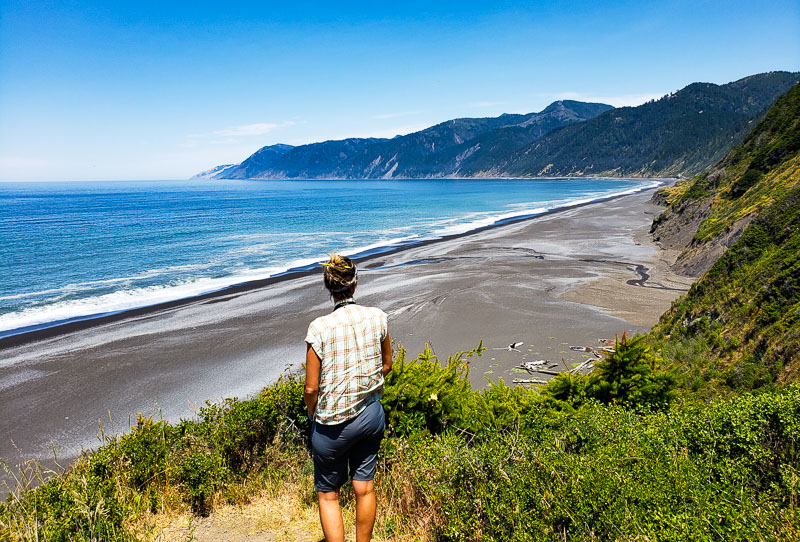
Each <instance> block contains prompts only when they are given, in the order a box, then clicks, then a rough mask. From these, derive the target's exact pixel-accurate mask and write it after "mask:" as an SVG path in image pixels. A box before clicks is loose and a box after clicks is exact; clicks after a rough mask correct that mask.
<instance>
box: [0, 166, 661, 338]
mask: <svg viewBox="0 0 800 542" xmlns="http://www.w3.org/2000/svg"><path fill="white" fill-rule="evenodd" d="M537 178H538V177H537ZM542 178H545V179H546V178H549V177H542ZM553 178H554V179H555V178H562V177H553ZM598 178H600V179H604V178H606V177H598ZM608 178H611V177H608ZM620 178H623V179H624V178H627V177H620ZM520 179H526V178H525V177H521V178H520ZM636 180H639V181H642V182H645V181H652V182H657V183H659V184H658V185H657V186H654V187H642V188H637V189H632V190H630V191H626V192H625V193H622V194H614V195H611V196H605V197H600V198H597V199H593V200H591V201H582V202H580V203H574V204H568V205H561V206H558V207H554V208H552V209H547V210H546V211H542V212H540V213H533V214H523V215H519V216H514V217H510V218H505V219H499V220H497V221H495V222H493V223H492V224H489V225H486V226H480V227H477V228H474V229H470V230H467V231H464V232H459V233H454V234H448V235H442V236H439V237H434V238H431V239H423V240H419V241H408V242H406V243H402V244H400V245H397V246H392V245H385V246H379V247H375V248H373V249H368V250H362V251H360V252H357V253H355V254H352V255H350V256H351V257H352V258H353V259H354V260H355V261H356V262H358V263H362V262H367V261H369V260H370V259H371V258H375V257H385V256H392V255H395V254H398V253H401V252H403V251H406V250H410V249H414V248H419V247H424V246H428V245H430V244H435V243H440V242H446V241H453V240H457V239H460V238H464V237H468V236H470V235H474V234H478V233H481V232H484V231H488V230H491V229H494V228H500V227H503V226H507V225H510V224H515V223H518V222H524V221H529V220H535V219H537V218H541V217H544V216H547V215H551V214H554V213H560V212H563V211H567V210H570V209H577V208H580V207H585V206H587V205H594V204H597V203H602V202H606V201H612V200H615V199H618V198H624V197H627V196H631V195H635V194H640V193H643V192H650V191H655V190H658V189H659V188H661V187H663V186H665V185H667V184H668V183H670V182H674V181H675V180H676V179H675V178H671V177H664V178H657V177H642V178H637V179H636ZM317 270H318V267H317V266H316V265H315V264H310V265H305V266H299V267H294V268H289V269H287V270H285V271H282V272H280V273H277V274H275V275H271V276H268V277H265V278H262V279H256V280H248V281H244V282H240V283H235V284H231V285H229V286H225V287H223V288H220V289H217V290H213V291H210V292H205V293H202V294H198V295H192V296H187V297H182V298H178V299H174V300H170V301H165V302H162V303H156V304H153V305H145V306H141V307H134V308H130V309H122V310H119V311H113V312H109V313H99V314H93V315H86V316H78V317H74V318H69V319H66V320H57V321H54V322H47V323H43V324H35V325H32V326H25V327H22V328H16V329H10V330H4V331H0V352H2V351H3V350H5V349H9V348H14V347H17V346H22V345H25V344H29V343H32V342H36V341H40V340H44V339H50V338H54V337H58V336H61V335H65V334H69V333H72V332H76V331H82V330H86V329H91V328H93V327H96V326H101V325H103V324H108V323H113V322H118V321H124V320H126V319H128V318H133V317H139V316H146V315H149V314H152V313H157V312H159V311H164V310H168V309H173V308H178V307H181V306H184V305H187V304H190V303H195V302H198V301H206V300H212V299H216V298H219V297H224V296H227V295H230V294H242V293H247V292H249V291H253V290H257V289H260V288H264V287H266V286H270V285H272V284H276V283H279V282H283V281H290V280H294V279H297V278H301V277H304V276H308V275H310V274H313V273H314V272H316V271H317Z"/></svg>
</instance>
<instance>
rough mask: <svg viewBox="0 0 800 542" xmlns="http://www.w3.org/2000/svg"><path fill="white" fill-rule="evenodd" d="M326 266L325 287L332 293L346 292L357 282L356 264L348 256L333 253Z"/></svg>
mask: <svg viewBox="0 0 800 542" xmlns="http://www.w3.org/2000/svg"><path fill="white" fill-rule="evenodd" d="M322 265H323V266H324V267H325V276H324V280H325V287H326V288H327V289H328V291H330V292H331V293H332V294H340V293H344V292H346V291H347V290H348V289H349V288H350V287H351V286H353V284H354V283H355V280H356V276H357V275H358V272H357V270H356V264H355V263H354V262H353V261H352V260H351V259H350V258H348V257H347V256H342V255H341V254H336V253H335V252H334V253H331V255H330V259H329V260H328V262H327V263H324V264H322Z"/></svg>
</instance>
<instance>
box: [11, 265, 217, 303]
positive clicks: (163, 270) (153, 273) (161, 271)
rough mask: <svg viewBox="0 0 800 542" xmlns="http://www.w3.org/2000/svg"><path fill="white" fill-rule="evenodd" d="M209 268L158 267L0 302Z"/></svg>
mask: <svg viewBox="0 0 800 542" xmlns="http://www.w3.org/2000/svg"><path fill="white" fill-rule="evenodd" d="M208 267H210V265H209V264H186V265H169V266H166V267H158V268H155V269H148V270H147V271H143V272H142V273H138V274H136V275H131V276H126V277H113V278H109V279H98V280H89V281H86V282H75V283H72V284H66V285H64V286H59V287H58V288H49V289H47V290H36V291H33V292H22V293H19V294H14V295H7V296H0V301H6V300H9V301H10V300H14V299H25V298H26V297H40V296H45V295H50V294H57V295H56V298H59V297H64V296H65V295H69V294H72V293H75V292H82V291H86V290H88V289H91V288H95V287H98V286H112V285H114V284H121V283H124V282H133V281H136V280H143V279H149V278H154V277H158V276H160V275H166V274H168V273H174V272H175V271H199V270H201V269H207V268H208Z"/></svg>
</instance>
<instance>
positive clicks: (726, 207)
mask: <svg viewBox="0 0 800 542" xmlns="http://www.w3.org/2000/svg"><path fill="white" fill-rule="evenodd" d="M660 197H661V198H662V199H665V200H666V201H667V202H668V203H669V207H668V209H667V210H666V211H665V212H664V213H663V214H662V216H660V217H659V218H657V219H656V221H655V223H654V225H653V231H654V233H655V235H656V238H657V239H661V240H662V241H663V242H664V243H666V244H670V243H673V246H674V240H675V238H677V237H681V238H683V239H684V242H686V243H687V244H686V247H685V249H684V251H683V253H682V254H681V256H680V257H679V258H678V263H677V265H678V267H679V268H682V269H684V270H686V269H690V270H697V269H698V268H699V269H700V270H703V269H704V268H707V267H710V269H709V270H708V272H707V273H705V274H704V275H703V276H702V277H701V278H700V280H698V281H697V282H696V283H695V284H694V285H693V286H692V288H691V290H690V291H689V293H688V294H687V295H686V296H684V297H683V298H681V299H680V300H679V301H678V302H676V303H675V304H674V305H673V307H672V308H671V309H670V310H669V311H668V312H667V313H665V314H664V315H663V316H662V318H661V321H660V323H659V325H658V326H656V328H655V329H654V331H653V335H654V337H656V338H657V339H659V340H661V341H663V342H664V343H665V344H669V345H670V346H669V348H670V349H672V351H673V353H672V354H671V355H672V356H673V357H674V358H675V359H676V360H683V361H687V363H688V366H690V367H691V371H692V372H693V374H694V378H695V380H696V382H695V383H694V386H695V387H699V386H704V385H705V384H706V383H710V385H711V389H712V390H713V391H719V390H720V389H740V388H744V389H753V388H758V387H761V386H765V385H771V384H775V383H784V382H788V381H796V380H798V377H800V85H796V86H794V87H793V88H792V89H791V90H789V92H787V93H786V94H785V95H784V96H782V97H781V98H780V99H779V100H778V101H777V102H776V104H775V105H774V106H773V107H772V108H771V109H770V111H769V112H768V113H767V115H766V116H765V117H764V119H763V120H762V121H761V122H760V123H759V124H758V125H757V126H756V127H755V128H754V129H753V131H752V132H750V134H748V136H747V137H746V138H745V140H744V141H743V142H742V144H741V145H739V146H738V147H737V148H735V149H733V150H732V151H731V152H730V153H729V154H728V155H727V156H726V157H725V158H724V159H723V160H722V161H721V162H720V163H719V164H718V165H717V166H715V167H714V168H712V169H711V170H710V171H709V172H707V173H703V174H702V175H699V176H697V177H695V178H692V179H689V180H687V181H684V182H682V183H680V184H679V185H678V186H676V187H673V188H671V189H668V190H667V191H666V192H664V193H662V194H661V195H660ZM692 234H693V235H692ZM688 236H691V238H690V239H689V238H688ZM719 253H722V255H721V257H719ZM712 264H713V265H712ZM678 345H682V346H680V348H679V347H678Z"/></svg>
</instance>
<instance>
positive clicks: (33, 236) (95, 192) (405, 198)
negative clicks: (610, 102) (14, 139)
mask: <svg viewBox="0 0 800 542" xmlns="http://www.w3.org/2000/svg"><path fill="white" fill-rule="evenodd" d="M657 185H658V182H657V181H652V180H632V179H631V180H629V179H437V180H396V181H384V180H381V181H228V180H225V181H209V180H188V181H106V182H63V183H57V182H52V183H0V337H5V336H9V335H14V334H18V333H23V332H25V331H30V330H34V329H39V328H43V327H49V326H52V325H57V324H60V323H65V322H69V321H74V320H81V319H86V318H93V317H97V316H101V315H107V314H113V313H116V312H119V311H125V310H129V309H134V308H139V307H145V306H150V305H154V304H158V303H161V302H166V301H173V300H177V299H183V298H188V297H192V296H196V295H200V294H203V293H208V292H213V291H218V290H221V289H224V288H226V287H229V286H232V285H235V284H241V283H244V282H247V281H251V280H258V279H263V278H268V277H271V276H275V275H280V274H281V273H286V272H287V271H290V270H295V269H302V268H306V267H308V266H311V265H314V264H315V262H318V261H321V260H323V259H325V258H326V254H328V253H329V252H331V251H337V252H342V253H344V254H348V255H366V254H371V253H378V252H381V251H386V250H391V249H394V248H397V247H401V246H404V245H410V244H415V243H419V242H422V241H427V240H431V239H436V238H440V237H443V236H447V235H453V234H460V233H466V232H469V231H471V230H475V229H478V228H481V227H485V226H490V225H493V224H497V223H502V222H504V221H508V220H512V219H515V218H520V217H527V216H534V215H537V214H541V213H545V212H547V211H550V210H553V209H557V208H560V207H565V206H570V205H576V204H580V203H587V202H590V201H595V200H601V199H605V198H608V197H612V196H615V195H620V194H626V193H632V192H636V191H640V190H644V189H647V188H652V187H653V186H657Z"/></svg>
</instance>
